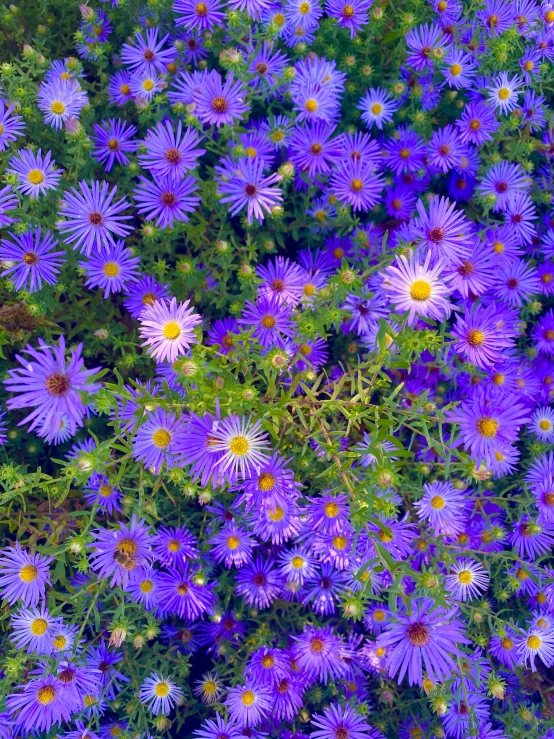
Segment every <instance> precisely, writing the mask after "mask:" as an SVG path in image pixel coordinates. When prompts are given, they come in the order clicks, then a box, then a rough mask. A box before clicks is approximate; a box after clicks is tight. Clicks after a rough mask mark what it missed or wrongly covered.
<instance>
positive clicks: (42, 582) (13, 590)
mask: <svg viewBox="0 0 554 739" xmlns="http://www.w3.org/2000/svg"><path fill="white" fill-rule="evenodd" d="M53 559H54V557H43V556H42V555H41V554H29V553H28V552H27V551H25V550H23V549H21V546H20V544H19V542H16V543H15V546H14V547H8V548H6V549H4V550H3V551H2V554H1V555H0V593H1V594H2V598H5V599H6V600H7V601H8V603H9V604H10V605H13V604H14V603H15V602H16V601H18V600H22V601H23V603H24V604H25V605H26V606H36V605H37V604H38V603H39V601H40V600H42V599H44V595H45V586H46V585H51V581H50V573H49V572H48V565H49V564H50V562H52V560H53Z"/></svg>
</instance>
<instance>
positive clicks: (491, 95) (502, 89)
mask: <svg viewBox="0 0 554 739" xmlns="http://www.w3.org/2000/svg"><path fill="white" fill-rule="evenodd" d="M521 87H523V80H522V79H521V77H520V76H519V75H518V74H516V75H514V76H513V77H512V78H511V79H510V78H509V77H508V72H501V73H500V74H499V75H498V77H496V78H495V80H494V82H493V83H492V84H491V85H490V87H489V92H488V100H489V102H490V103H491V104H492V105H494V107H495V108H498V109H499V110H500V112H501V113H511V112H512V110H514V109H515V108H516V107H517V103H518V97H519V95H520V93H521Z"/></svg>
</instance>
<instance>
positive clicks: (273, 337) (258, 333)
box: [238, 295, 293, 346]
mask: <svg viewBox="0 0 554 739" xmlns="http://www.w3.org/2000/svg"><path fill="white" fill-rule="evenodd" d="M290 315H291V307H290V306H289V305H288V303H285V302H281V301H280V300H279V299H278V298H277V297H276V296H274V295H273V296H271V297H260V298H258V300H257V301H256V303H255V304H254V303H251V302H250V301H249V300H247V301H246V304H245V307H244V312H243V314H242V316H241V318H239V319H238V322H239V324H240V325H241V326H248V327H250V329H253V334H252V335H253V336H254V337H255V338H256V339H258V341H259V342H260V344H261V345H262V346H275V344H276V343H278V341H279V340H280V339H281V337H290V336H292V332H293V323H292V321H291V318H290Z"/></svg>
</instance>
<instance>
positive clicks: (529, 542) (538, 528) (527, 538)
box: [509, 516, 554, 562]
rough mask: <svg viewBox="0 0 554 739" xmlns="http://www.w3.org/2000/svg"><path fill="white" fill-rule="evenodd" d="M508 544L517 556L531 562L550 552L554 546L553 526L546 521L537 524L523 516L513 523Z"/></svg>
mask: <svg viewBox="0 0 554 739" xmlns="http://www.w3.org/2000/svg"><path fill="white" fill-rule="evenodd" d="M509 538H510V543H511V544H512V546H513V547H514V549H515V550H516V551H517V553H518V556H520V557H522V558H527V559H529V560H530V561H531V562H532V561H533V560H535V559H537V558H538V557H542V556H543V555H545V554H548V553H549V552H551V551H552V546H553V545H554V526H552V525H551V524H549V523H548V522H547V521H543V522H541V523H539V522H538V521H532V520H530V519H529V518H528V516H523V517H522V518H521V520H520V521H516V522H515V523H514V526H513V529H512V533H511V534H510V537H509Z"/></svg>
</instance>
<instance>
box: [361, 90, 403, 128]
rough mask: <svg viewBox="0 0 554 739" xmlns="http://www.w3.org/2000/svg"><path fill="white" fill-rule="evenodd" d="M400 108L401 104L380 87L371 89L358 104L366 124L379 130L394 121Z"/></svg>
mask: <svg viewBox="0 0 554 739" xmlns="http://www.w3.org/2000/svg"><path fill="white" fill-rule="evenodd" d="M399 107H400V103H399V102H398V101H397V100H395V99H394V98H393V97H392V95H391V94H390V93H388V92H386V91H385V90H382V89H381V88H380V87H376V88H371V89H369V90H368V91H367V92H366V94H365V97H363V98H362V99H361V101H360V103H359V104H358V109H359V110H361V111H362V120H363V121H364V123H365V124H366V125H367V126H369V127H371V126H374V125H375V126H377V128H378V129H379V130H382V128H383V124H384V123H390V121H392V116H393V114H394V113H395V111H396V110H398V108H399Z"/></svg>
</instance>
